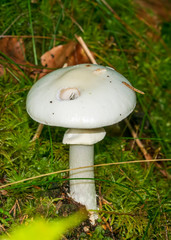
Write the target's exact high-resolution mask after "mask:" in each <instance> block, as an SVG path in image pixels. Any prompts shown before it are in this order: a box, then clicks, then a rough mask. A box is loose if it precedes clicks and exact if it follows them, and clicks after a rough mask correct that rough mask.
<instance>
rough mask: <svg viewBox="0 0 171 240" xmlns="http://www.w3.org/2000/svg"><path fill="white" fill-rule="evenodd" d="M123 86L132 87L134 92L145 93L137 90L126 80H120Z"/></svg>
mask: <svg viewBox="0 0 171 240" xmlns="http://www.w3.org/2000/svg"><path fill="white" fill-rule="evenodd" d="M122 83H123V84H124V85H125V86H127V87H128V88H130V89H132V90H133V91H134V92H137V93H140V94H145V93H144V92H142V91H140V90H138V89H137V88H134V87H133V86H131V85H129V84H128V83H126V82H122Z"/></svg>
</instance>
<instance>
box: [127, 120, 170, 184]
mask: <svg viewBox="0 0 171 240" xmlns="http://www.w3.org/2000/svg"><path fill="white" fill-rule="evenodd" d="M125 122H126V125H127V127H128V128H129V130H130V132H131V134H132V136H133V138H135V142H136V144H137V145H138V147H139V148H140V150H141V152H142V154H143V155H144V157H145V159H146V160H151V159H153V158H152V156H151V155H150V154H149V153H148V152H147V150H146V149H145V147H144V145H143V143H142V142H141V140H140V139H138V136H137V134H136V132H135V131H134V129H133V127H132V126H131V124H130V122H129V121H128V120H127V119H125ZM156 160H157V159H156ZM147 164H148V165H149V162H148V163H147ZM154 164H155V165H156V167H157V168H159V170H160V172H161V173H162V175H163V176H164V177H167V178H168V179H171V175H170V174H169V173H168V172H167V171H166V170H163V169H161V168H162V167H161V165H160V164H159V163H157V162H154Z"/></svg>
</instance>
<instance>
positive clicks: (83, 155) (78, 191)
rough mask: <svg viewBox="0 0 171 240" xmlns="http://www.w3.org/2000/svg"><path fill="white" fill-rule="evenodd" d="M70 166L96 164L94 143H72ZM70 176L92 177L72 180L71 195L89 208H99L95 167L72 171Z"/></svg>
mask: <svg viewBox="0 0 171 240" xmlns="http://www.w3.org/2000/svg"><path fill="white" fill-rule="evenodd" d="M69 161H70V168H78V167H84V166H92V165H94V145H70V154H69ZM70 178H92V179H91V180H88V179H78V180H71V181H70V194H71V197H72V198H73V199H74V200H75V201H77V202H79V203H81V204H83V205H85V206H86V208H87V209H88V210H90V209H92V210H97V203H96V191H95V182H94V180H93V178H94V168H93V167H91V168H87V169H78V170H73V171H70Z"/></svg>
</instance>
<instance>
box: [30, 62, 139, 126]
mask: <svg viewBox="0 0 171 240" xmlns="http://www.w3.org/2000/svg"><path fill="white" fill-rule="evenodd" d="M123 81H124V82H126V83H128V84H129V85H131V84H130V82H129V81H128V80H127V79H126V78H125V77H123V76H122V75H121V74H120V73H118V72H116V71H115V70H114V69H112V68H110V67H104V66H100V65H96V64H80V65H75V66H71V67H66V68H61V69H58V70H56V71H54V72H51V73H49V74H47V75H46V76H44V77H43V78H41V79H40V80H38V81H37V82H36V83H35V84H34V85H33V86H32V88H31V89H30V91H29V93H28V96H27V101H26V109H27V112H28V114H29V115H30V117H31V118H33V119H34V120H35V121H37V122H39V123H42V124H46V125H50V126H60V127H67V128H80V129H83V128H84V129H90V128H98V127H104V126H109V125H112V124H114V123H117V122H120V121H121V120H122V119H124V118H126V117H127V116H128V115H129V114H130V113H131V112H132V111H133V109H134V108H135V105H136V95H135V92H134V91H133V90H131V89H130V88H128V87H127V86H125V85H124V84H123V83H122V82H123Z"/></svg>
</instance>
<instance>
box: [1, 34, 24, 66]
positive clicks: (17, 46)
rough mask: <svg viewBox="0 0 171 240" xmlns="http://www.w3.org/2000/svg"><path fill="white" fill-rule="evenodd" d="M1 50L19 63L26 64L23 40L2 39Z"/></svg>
mask: <svg viewBox="0 0 171 240" xmlns="http://www.w3.org/2000/svg"><path fill="white" fill-rule="evenodd" d="M0 51H1V52H3V53H4V54H5V55H7V56H8V57H9V58H11V59H12V60H13V61H14V62H15V63H17V64H26V61H25V58H24V55H25V47H24V43H23V40H22V39H21V38H20V39H17V38H2V39H0Z"/></svg>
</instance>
